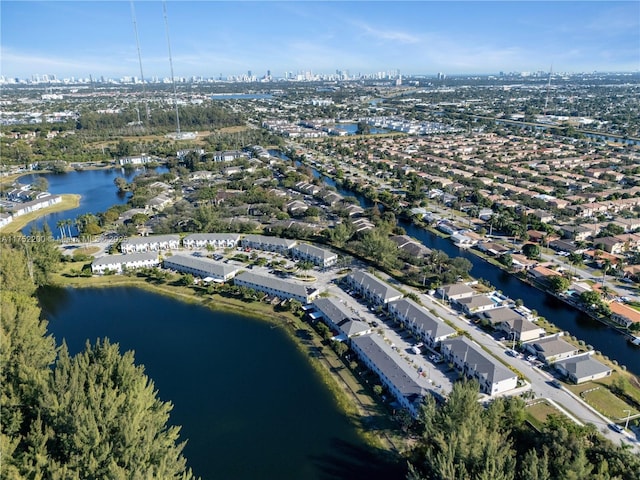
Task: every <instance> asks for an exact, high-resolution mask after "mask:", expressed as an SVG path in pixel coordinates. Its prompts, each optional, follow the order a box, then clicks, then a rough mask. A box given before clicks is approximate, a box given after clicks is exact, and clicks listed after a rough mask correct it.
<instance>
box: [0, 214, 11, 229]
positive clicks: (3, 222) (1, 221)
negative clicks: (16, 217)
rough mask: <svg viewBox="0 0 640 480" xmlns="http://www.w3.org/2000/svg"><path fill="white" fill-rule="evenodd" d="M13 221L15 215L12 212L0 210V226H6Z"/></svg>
mask: <svg viewBox="0 0 640 480" xmlns="http://www.w3.org/2000/svg"><path fill="white" fill-rule="evenodd" d="M12 221H13V215H11V214H10V213H4V212H0V228H2V227H6V226H7V225H9V224H10V223H11V222H12Z"/></svg>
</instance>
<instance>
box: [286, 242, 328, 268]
mask: <svg viewBox="0 0 640 480" xmlns="http://www.w3.org/2000/svg"><path fill="white" fill-rule="evenodd" d="M291 256H292V257H293V258H294V259H299V260H307V261H309V262H312V263H313V264H314V265H317V266H319V267H323V268H327V267H330V266H332V265H335V264H336V262H337V261H338V254H337V253H333V252H332V251H330V250H326V249H324V248H320V247H315V246H313V245H309V244H308V243H301V244H299V245H296V246H295V247H293V248H292V249H291Z"/></svg>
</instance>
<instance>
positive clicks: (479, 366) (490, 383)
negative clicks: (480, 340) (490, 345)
mask: <svg viewBox="0 0 640 480" xmlns="http://www.w3.org/2000/svg"><path fill="white" fill-rule="evenodd" d="M440 350H441V352H442V355H443V356H444V358H445V359H446V360H447V361H449V362H451V363H453V364H454V365H455V366H456V368H457V369H458V370H460V371H461V372H462V373H463V374H464V375H465V376H467V377H469V378H475V379H476V380H477V381H478V382H479V383H480V391H482V392H483V393H486V394H487V395H496V394H499V393H504V392H508V391H509V390H513V389H514V388H516V387H517V386H518V376H517V375H516V374H515V373H513V372H512V371H511V370H509V369H508V368H507V367H505V366H504V365H502V363H500V362H499V361H498V360H497V359H495V358H493V357H492V356H491V355H489V354H488V353H486V352H485V351H484V350H482V347H480V345H478V344H477V343H475V342H472V341H471V340H469V339H467V338H466V337H457V338H451V339H447V340H443V341H442V344H441V346H440Z"/></svg>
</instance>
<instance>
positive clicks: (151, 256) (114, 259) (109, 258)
mask: <svg viewBox="0 0 640 480" xmlns="http://www.w3.org/2000/svg"><path fill="white" fill-rule="evenodd" d="M157 259H158V253H157V252H143V253H131V254H129V255H104V256H102V257H100V258H96V259H95V260H94V261H93V262H91V265H113V264H114V263H120V264H123V263H133V262H144V261H149V260H157Z"/></svg>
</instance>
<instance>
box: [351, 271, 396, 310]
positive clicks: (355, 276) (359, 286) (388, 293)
mask: <svg viewBox="0 0 640 480" xmlns="http://www.w3.org/2000/svg"><path fill="white" fill-rule="evenodd" d="M343 281H344V282H345V284H346V285H347V287H349V288H352V289H353V290H355V291H356V292H357V293H358V294H360V295H362V296H363V297H364V298H365V299H366V300H367V301H368V302H369V303H372V304H373V305H376V306H385V305H386V304H388V303H389V302H393V301H394V300H399V299H401V298H402V296H403V295H402V292H400V291H398V290H396V289H395V288H393V287H392V286H391V285H388V284H387V283H385V282H383V281H382V280H380V279H379V278H377V277H375V276H374V275H371V274H370V273H367V272H364V271H362V270H355V271H353V272H351V273H350V274H349V275H347V276H346V277H344V280H343Z"/></svg>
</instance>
